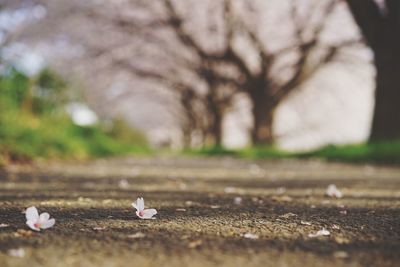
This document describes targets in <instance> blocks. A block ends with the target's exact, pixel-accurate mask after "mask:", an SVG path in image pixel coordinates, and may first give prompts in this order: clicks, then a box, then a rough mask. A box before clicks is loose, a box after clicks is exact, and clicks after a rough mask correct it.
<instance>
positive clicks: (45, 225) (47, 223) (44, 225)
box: [40, 219, 56, 229]
mask: <svg viewBox="0 0 400 267" xmlns="http://www.w3.org/2000/svg"><path fill="white" fill-rule="evenodd" d="M55 223H56V220H55V219H50V220H48V221H45V222H42V224H41V225H40V228H42V229H47V228H50V227H52V226H53V225H54V224H55Z"/></svg>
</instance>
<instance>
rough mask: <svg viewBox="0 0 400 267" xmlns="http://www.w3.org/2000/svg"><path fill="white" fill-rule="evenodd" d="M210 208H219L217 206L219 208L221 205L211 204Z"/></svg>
mask: <svg viewBox="0 0 400 267" xmlns="http://www.w3.org/2000/svg"><path fill="white" fill-rule="evenodd" d="M210 208H212V209H219V208H221V206H219V205H211V206H210Z"/></svg>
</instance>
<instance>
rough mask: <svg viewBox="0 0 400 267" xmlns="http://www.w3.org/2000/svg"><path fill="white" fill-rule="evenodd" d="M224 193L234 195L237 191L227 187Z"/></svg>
mask: <svg viewBox="0 0 400 267" xmlns="http://www.w3.org/2000/svg"><path fill="white" fill-rule="evenodd" d="M224 192H225V193H227V194H232V193H236V192H237V189H236V188H235V187H231V186H228V187H225V189H224Z"/></svg>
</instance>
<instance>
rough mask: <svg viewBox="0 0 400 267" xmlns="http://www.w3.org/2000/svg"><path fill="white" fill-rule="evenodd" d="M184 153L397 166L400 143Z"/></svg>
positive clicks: (385, 142)
mask: <svg viewBox="0 0 400 267" xmlns="http://www.w3.org/2000/svg"><path fill="white" fill-rule="evenodd" d="M186 153H188V154H191V155H202V156H227V155H228V156H234V157H240V158H249V159H262V158H319V159H325V160H332V161H346V162H355V163H364V162H371V163H400V140H388V141H382V142H375V143H365V144H355V145H345V146H333V145H330V146H326V147H323V148H321V149H317V150H314V151H310V152H287V151H283V150H280V149H278V148H276V147H273V146H271V147H249V148H245V149H240V150H229V149H225V148H223V147H214V148H204V149H200V150H190V151H186Z"/></svg>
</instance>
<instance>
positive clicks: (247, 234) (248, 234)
mask: <svg viewBox="0 0 400 267" xmlns="http://www.w3.org/2000/svg"><path fill="white" fill-rule="evenodd" d="M243 237H244V238H248V239H258V238H259V237H258V235H256V234H252V233H245V234H244V235H243Z"/></svg>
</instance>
